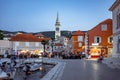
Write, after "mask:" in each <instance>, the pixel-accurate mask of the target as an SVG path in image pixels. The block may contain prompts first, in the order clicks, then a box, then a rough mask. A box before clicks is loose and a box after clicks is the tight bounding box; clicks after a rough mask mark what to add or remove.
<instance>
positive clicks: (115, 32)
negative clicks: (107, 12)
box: [112, 4, 120, 57]
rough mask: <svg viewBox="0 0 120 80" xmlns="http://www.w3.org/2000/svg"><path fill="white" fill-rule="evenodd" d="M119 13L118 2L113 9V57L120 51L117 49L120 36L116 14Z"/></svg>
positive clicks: (118, 54) (117, 55) (119, 6)
mask: <svg viewBox="0 0 120 80" xmlns="http://www.w3.org/2000/svg"><path fill="white" fill-rule="evenodd" d="M119 13H120V4H119V5H118V6H117V7H116V8H115V9H114V10H113V12H112V18H113V46H114V47H113V57H120V52H118V51H117V49H118V46H117V45H118V39H119V37H120V28H118V29H117V15H118V14H119Z"/></svg>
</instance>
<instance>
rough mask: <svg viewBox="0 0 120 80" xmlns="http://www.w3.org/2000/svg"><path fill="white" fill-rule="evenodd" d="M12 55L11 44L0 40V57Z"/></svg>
mask: <svg viewBox="0 0 120 80" xmlns="http://www.w3.org/2000/svg"><path fill="white" fill-rule="evenodd" d="M5 53H7V55H9V54H12V44H11V42H10V41H8V40H0V55H4V54H5Z"/></svg>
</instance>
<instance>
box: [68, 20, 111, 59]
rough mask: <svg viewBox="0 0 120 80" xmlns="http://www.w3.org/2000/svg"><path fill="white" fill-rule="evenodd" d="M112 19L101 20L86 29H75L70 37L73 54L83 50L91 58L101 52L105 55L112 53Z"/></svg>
mask: <svg viewBox="0 0 120 80" xmlns="http://www.w3.org/2000/svg"><path fill="white" fill-rule="evenodd" d="M112 42H113V33H112V19H107V20H105V21H102V22H101V23H99V24H98V25H96V26H95V27H94V28H92V29H91V30H88V31H80V30H78V31H75V32H74V33H73V34H72V37H71V48H72V50H71V49H70V51H72V52H73V53H74V54H76V53H77V52H79V53H80V52H85V53H87V54H89V55H91V57H92V58H97V57H99V56H100V55H101V54H102V55H103V56H105V57H107V56H110V55H112Z"/></svg>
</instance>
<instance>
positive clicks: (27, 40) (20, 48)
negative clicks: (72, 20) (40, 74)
mask: <svg viewBox="0 0 120 80" xmlns="http://www.w3.org/2000/svg"><path fill="white" fill-rule="evenodd" d="M10 41H11V43H12V48H13V50H14V53H15V55H20V54H25V55H27V56H30V55H31V54H35V55H37V54H40V53H41V52H43V45H42V44H41V40H40V39H39V38H37V37H36V36H33V35H32V34H17V35H16V36H13V37H12V38H11V39H10Z"/></svg>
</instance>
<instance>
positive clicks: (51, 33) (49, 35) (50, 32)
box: [34, 31, 71, 38]
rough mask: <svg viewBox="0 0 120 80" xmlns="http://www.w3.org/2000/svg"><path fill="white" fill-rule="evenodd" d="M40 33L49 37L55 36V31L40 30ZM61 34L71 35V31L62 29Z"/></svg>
mask: <svg viewBox="0 0 120 80" xmlns="http://www.w3.org/2000/svg"><path fill="white" fill-rule="evenodd" d="M38 33H42V34H43V35H44V36H46V37H49V38H52V37H55V31H44V32H38ZM34 34H37V33H34ZM61 36H65V37H70V36H71V31H61Z"/></svg>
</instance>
